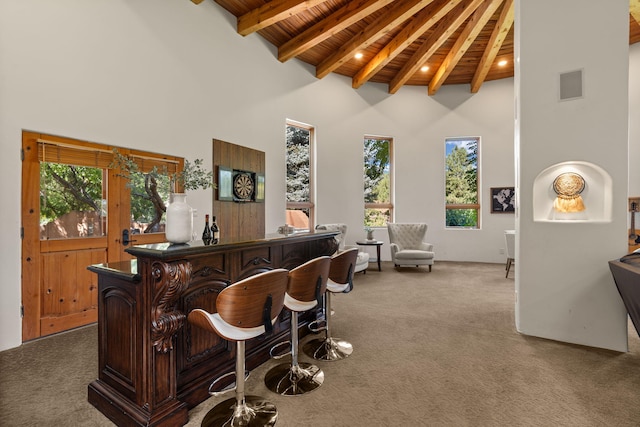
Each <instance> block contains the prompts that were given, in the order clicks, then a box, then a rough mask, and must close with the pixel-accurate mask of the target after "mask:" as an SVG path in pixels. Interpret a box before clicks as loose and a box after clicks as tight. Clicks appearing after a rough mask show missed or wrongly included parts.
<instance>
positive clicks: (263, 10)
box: [238, 0, 326, 36]
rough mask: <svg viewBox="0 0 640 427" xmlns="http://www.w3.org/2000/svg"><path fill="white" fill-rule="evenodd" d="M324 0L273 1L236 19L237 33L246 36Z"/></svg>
mask: <svg viewBox="0 0 640 427" xmlns="http://www.w3.org/2000/svg"><path fill="white" fill-rule="evenodd" d="M325 1H326V0H307V1H300V0H273V1H270V2H269V3H266V4H264V5H262V6H261V7H259V8H257V9H253V10H251V11H249V12H247V13H245V14H244V15H242V16H240V17H239V18H238V33H239V34H241V35H243V36H246V35H249V34H251V33H255V32H256V31H260V30H261V29H263V28H266V27H268V26H270V25H273V24H275V23H277V22H280V21H283V20H285V19H287V18H289V17H290V16H294V15H297V14H298V13H300V12H302V11H305V10H307V9H310V8H312V7H314V6H316V5H319V4H320V3H324V2H325Z"/></svg>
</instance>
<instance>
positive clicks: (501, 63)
mask: <svg viewBox="0 0 640 427" xmlns="http://www.w3.org/2000/svg"><path fill="white" fill-rule="evenodd" d="M498 65H499V66H501V67H504V66H505V65H507V60H506V59H503V60H502V61H498Z"/></svg>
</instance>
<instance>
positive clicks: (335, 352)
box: [302, 338, 353, 361]
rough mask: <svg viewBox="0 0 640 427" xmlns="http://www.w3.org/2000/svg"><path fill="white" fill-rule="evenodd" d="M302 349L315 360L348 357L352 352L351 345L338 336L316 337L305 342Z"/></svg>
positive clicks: (332, 359)
mask: <svg viewBox="0 0 640 427" xmlns="http://www.w3.org/2000/svg"><path fill="white" fill-rule="evenodd" d="M302 351H304V353H305V354H306V355H307V356H309V357H313V358H314V359H316V360H325V361H334V360H342V359H346V358H347V357H349V355H351V353H353V346H352V345H351V343H350V342H347V341H344V340H341V339H340V338H323V339H318V338H316V339H314V340H311V341H309V342H307V343H306V344H305V345H304V346H303V347H302Z"/></svg>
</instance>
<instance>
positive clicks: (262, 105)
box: [0, 0, 640, 350]
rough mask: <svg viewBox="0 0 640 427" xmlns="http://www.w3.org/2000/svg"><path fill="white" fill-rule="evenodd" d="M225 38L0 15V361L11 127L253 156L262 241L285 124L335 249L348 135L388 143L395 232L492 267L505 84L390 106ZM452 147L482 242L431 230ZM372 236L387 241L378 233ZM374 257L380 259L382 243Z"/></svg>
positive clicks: (507, 142) (510, 179) (499, 225)
mask: <svg viewBox="0 0 640 427" xmlns="http://www.w3.org/2000/svg"><path fill="white" fill-rule="evenodd" d="M235 27H236V24H235V18H234V17H232V16H231V15H230V14H228V13H226V12H225V11H223V10H222V9H221V8H220V7H219V6H218V5H217V4H215V3H213V2H203V3H202V4H200V5H194V4H193V3H191V2H189V1H188V0H178V1H152V0H136V1H130V0H129V1H126V0H92V1H80V0H58V1H56V2H47V1H42V0H40V1H39V0H22V1H19V2H18V1H0V143H1V144H2V145H1V147H2V151H3V154H4V155H3V156H2V157H1V158H0V162H1V163H0V178H1V179H2V182H4V183H5V192H6V198H5V203H6V205H9V206H13V207H6V205H5V207H4V208H3V209H2V213H1V214H0V215H1V217H2V221H0V238H1V239H2V242H3V245H2V247H1V248H0V254H1V255H0V269H1V270H2V272H3V281H2V298H0V350H2V349H6V348H10V347H14V346H17V345H19V344H20V342H21V332H20V328H21V327H20V325H21V320H20V317H19V307H20V298H21V296H20V261H21V259H20V237H19V236H20V233H19V229H20V186H19V185H18V183H19V182H20V173H21V165H20V160H19V158H20V157H19V156H20V154H19V150H20V143H21V141H20V135H21V131H22V129H28V130H34V131H39V132H43V133H50V134H57V135H62V136H66V137H71V138H79V139H86V140H90V141H94V142H100V143H106V144H114V145H119V146H131V147H135V148H139V149H143V150H150V151H156V152H162V153H169V154H176V155H181V156H184V157H186V158H189V159H193V158H197V157H201V158H204V159H205V160H206V161H207V162H208V163H209V165H210V158H211V140H212V138H218V139H222V140H225V141H229V142H233V143H236V144H241V145H245V146H248V147H251V148H255V149H259V150H262V151H265V152H266V162H267V188H266V200H267V201H266V209H267V213H266V216H267V217H266V221H267V224H266V226H267V230H268V231H275V229H276V227H277V226H278V225H281V224H282V223H284V206H285V199H284V189H285V183H284V123H285V119H287V118H290V119H294V120H298V121H301V122H305V123H309V124H312V125H314V126H316V129H317V145H318V148H317V160H318V184H317V187H318V188H317V189H318V200H317V205H318V208H317V209H318V214H317V220H318V222H338V221H339V222H346V223H347V224H348V225H349V235H348V236H347V238H348V241H349V243H352V242H353V241H355V240H356V239H358V238H361V237H364V231H363V230H362V222H363V207H362V202H361V200H362V166H361V165H362V137H363V135H364V134H379V135H386V136H391V137H393V138H394V140H395V144H396V145H395V147H396V151H395V159H396V170H397V175H396V200H395V202H396V213H397V217H396V219H397V221H401V222H402V221H404V222H408V221H426V222H428V223H429V232H428V236H429V240H430V241H431V242H433V243H434V244H435V245H436V251H437V258H438V259H441V260H467V261H480V262H496V263H502V262H504V255H501V254H500V253H499V250H500V249H501V248H503V247H504V237H503V230H504V229H511V228H514V218H513V215H504V214H502V215H497V214H490V213H489V210H488V202H489V195H488V189H489V188H490V187H498V186H511V185H513V184H514V166H513V132H514V129H513V109H514V103H513V80H512V79H506V80H500V81H495V82H487V83H485V84H484V85H483V86H482V88H481V89H480V91H479V93H477V94H473V95H472V94H470V93H469V88H468V86H467V85H464V86H452V87H449V86H445V87H443V88H442V89H440V91H439V92H438V93H437V94H436V95H435V96H433V97H429V96H428V95H427V93H426V88H424V87H404V88H402V89H401V90H400V91H399V92H398V93H397V94H395V95H389V94H388V93H387V92H386V87H385V86H382V85H379V84H373V83H367V84H366V85H364V87H362V88H360V89H358V90H354V89H352V88H351V81H350V79H347V78H345V77H342V76H336V75H330V76H328V77H326V78H324V79H322V80H318V79H316V78H315V77H314V70H313V69H312V67H310V66H308V65H306V64H304V63H302V62H300V61H298V60H292V61H289V62H287V63H285V64H282V63H280V62H279V61H278V60H277V59H276V49H275V48H274V47H273V46H271V45H269V44H268V43H267V42H265V41H264V40H263V39H262V38H261V37H260V36H258V35H257V34H254V35H250V36H248V37H241V36H239V35H238V34H237V33H236V32H235ZM634 52H635V53H634V58H635V64H636V65H635V67H636V69H637V68H638V67H639V66H638V62H640V50H638V49H634ZM638 90H639V89H638V88H637V87H635V91H636V92H635V94H634V97H635V99H636V102H635V105H636V106H635V110H634V111H635V114H636V115H637V113H638V109H639V108H640V107H638V105H637V104H638V102H637V99H638V97H640V95H638V94H637V92H638ZM634 111H632V114H633V113H634ZM632 122H633V121H632ZM638 133H640V129H637V128H636V129H635V141H638ZM466 135H474V136H475V135H479V136H481V137H482V147H481V153H480V156H481V158H480V161H481V167H482V178H481V188H482V199H481V201H482V203H483V205H484V207H483V210H482V230H478V231H451V230H444V225H443V224H444V209H443V204H444V195H443V193H444V183H443V175H444V138H445V137H448V136H466ZM638 155H639V156H640V153H638ZM7 184H8V185H7ZM638 187H640V185H638ZM637 191H638V194H640V188H637ZM189 202H190V203H191V204H192V205H193V206H194V208H196V209H197V210H198V211H199V212H200V220H202V215H203V214H204V213H206V212H207V211H209V210H210V206H211V199H210V196H209V195H208V194H207V192H197V193H193V194H190V195H189ZM196 221H197V219H196ZM376 237H377V238H380V239H383V240H386V239H387V236H386V231H384V230H378V231H376ZM382 254H383V259H389V253H388V248H387V247H386V245H385V247H384V248H383V251H382ZM436 268H437V267H436Z"/></svg>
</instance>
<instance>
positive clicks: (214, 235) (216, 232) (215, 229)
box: [211, 216, 220, 243]
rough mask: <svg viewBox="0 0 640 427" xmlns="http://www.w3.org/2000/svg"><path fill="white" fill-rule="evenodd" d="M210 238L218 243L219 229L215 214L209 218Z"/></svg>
mask: <svg viewBox="0 0 640 427" xmlns="http://www.w3.org/2000/svg"><path fill="white" fill-rule="evenodd" d="M211 238H212V239H213V243H218V241H219V240H220V229H219V228H218V223H217V222H216V217H215V216H214V217H213V218H212V219H211Z"/></svg>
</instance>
